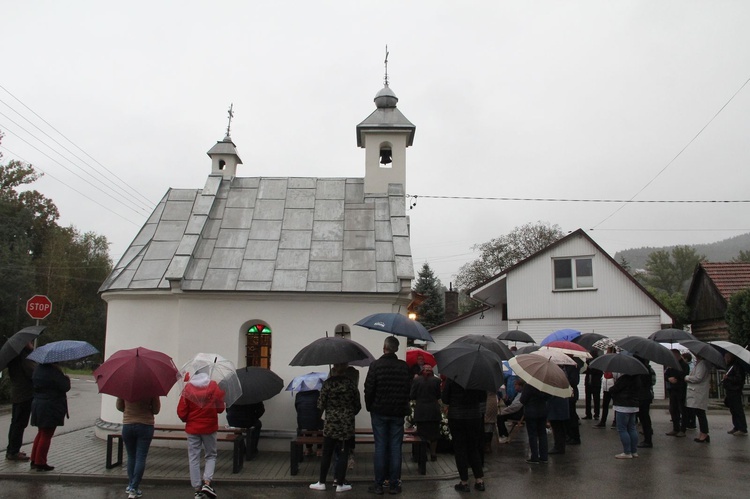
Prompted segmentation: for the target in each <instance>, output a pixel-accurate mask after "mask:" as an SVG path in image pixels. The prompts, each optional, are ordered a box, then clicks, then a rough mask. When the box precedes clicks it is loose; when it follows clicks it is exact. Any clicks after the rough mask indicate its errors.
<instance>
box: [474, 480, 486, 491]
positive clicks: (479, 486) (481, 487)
mask: <svg viewBox="0 0 750 499" xmlns="http://www.w3.org/2000/svg"><path fill="white" fill-rule="evenodd" d="M474 490H478V491H480V492H484V490H485V488H484V482H476V483H474Z"/></svg>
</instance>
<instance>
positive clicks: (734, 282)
mask: <svg viewBox="0 0 750 499" xmlns="http://www.w3.org/2000/svg"><path fill="white" fill-rule="evenodd" d="M701 267H703V270H704V271H705V272H706V275H707V276H708V277H709V278H710V279H711V280H712V281H713V283H714V285H716V288H717V289H718V290H719V293H721V295H722V296H723V297H724V298H725V299H727V300H729V297H730V296H732V295H733V294H734V293H736V292H738V291H742V290H743V289H747V288H750V263H734V262H724V263H712V262H703V263H701Z"/></svg>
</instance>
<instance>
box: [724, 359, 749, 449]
mask: <svg viewBox="0 0 750 499" xmlns="http://www.w3.org/2000/svg"><path fill="white" fill-rule="evenodd" d="M724 361H725V362H726V363H727V366H728V367H729V369H728V370H727V372H726V373H725V374H724V376H723V377H722V379H721V384H722V386H723V387H724V390H725V391H726V397H725V398H724V405H726V406H727V407H728V408H729V412H730V413H731V414H732V429H731V430H729V431H728V432H727V433H729V434H730V435H734V436H735V437H746V436H747V419H746V418H745V409H744V408H743V406H742V388H743V387H744V386H745V370H744V369H743V368H742V363H741V362H739V361H738V360H737V357H735V356H734V354H732V353H730V352H725V353H724Z"/></svg>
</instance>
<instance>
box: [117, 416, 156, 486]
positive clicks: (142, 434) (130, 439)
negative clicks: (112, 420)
mask: <svg viewBox="0 0 750 499" xmlns="http://www.w3.org/2000/svg"><path fill="white" fill-rule="evenodd" d="M153 436H154V426H153V425H148V424H141V423H134V424H124V425H122V443H123V444H125V450H126V451H127V452H128V487H130V488H131V489H134V490H138V488H140V486H141V480H143V472H144V471H145V470H146V456H148V448H149V447H150V446H151V439H152V438H153Z"/></svg>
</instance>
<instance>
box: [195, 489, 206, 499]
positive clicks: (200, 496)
mask: <svg viewBox="0 0 750 499" xmlns="http://www.w3.org/2000/svg"><path fill="white" fill-rule="evenodd" d="M193 497H194V498H195V499H206V496H204V495H203V492H202V491H200V490H196V491H195V495H194V496H193Z"/></svg>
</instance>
